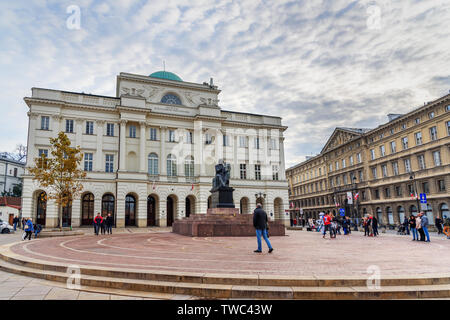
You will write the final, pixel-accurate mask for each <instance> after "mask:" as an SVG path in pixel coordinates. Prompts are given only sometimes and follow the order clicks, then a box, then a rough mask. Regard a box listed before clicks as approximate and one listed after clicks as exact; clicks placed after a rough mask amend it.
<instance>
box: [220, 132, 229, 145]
mask: <svg viewBox="0 0 450 320" xmlns="http://www.w3.org/2000/svg"><path fill="white" fill-rule="evenodd" d="M222 140H223V146H224V147H229V146H230V137H229V136H227V135H225V134H224V135H223V136H222Z"/></svg>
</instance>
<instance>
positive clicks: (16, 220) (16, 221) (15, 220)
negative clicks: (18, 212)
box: [13, 216, 19, 231]
mask: <svg viewBox="0 0 450 320" xmlns="http://www.w3.org/2000/svg"><path fill="white" fill-rule="evenodd" d="M18 223H19V218H18V217H17V216H15V217H14V219H13V224H14V231H17V224H18Z"/></svg>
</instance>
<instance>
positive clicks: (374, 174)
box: [372, 167, 378, 179]
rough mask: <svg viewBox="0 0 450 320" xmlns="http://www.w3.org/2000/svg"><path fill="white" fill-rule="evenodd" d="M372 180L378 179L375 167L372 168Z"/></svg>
mask: <svg viewBox="0 0 450 320" xmlns="http://www.w3.org/2000/svg"><path fill="white" fill-rule="evenodd" d="M372 178H373V179H378V178H377V168H376V167H373V168H372Z"/></svg>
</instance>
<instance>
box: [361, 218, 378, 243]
mask: <svg viewBox="0 0 450 320" xmlns="http://www.w3.org/2000/svg"><path fill="white" fill-rule="evenodd" d="M362 225H363V227H364V236H367V237H376V236H378V235H379V233H378V219H377V218H376V217H374V216H373V215H371V214H369V215H367V216H365V217H364V218H363V220H362Z"/></svg>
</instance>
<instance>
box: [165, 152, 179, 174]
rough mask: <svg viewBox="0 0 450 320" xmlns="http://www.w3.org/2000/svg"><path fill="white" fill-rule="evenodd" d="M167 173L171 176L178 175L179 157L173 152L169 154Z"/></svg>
mask: <svg viewBox="0 0 450 320" xmlns="http://www.w3.org/2000/svg"><path fill="white" fill-rule="evenodd" d="M167 175H168V176H169V177H175V176H176V175H177V158H176V157H175V156H174V155H173V154H169V155H168V156H167Z"/></svg>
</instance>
